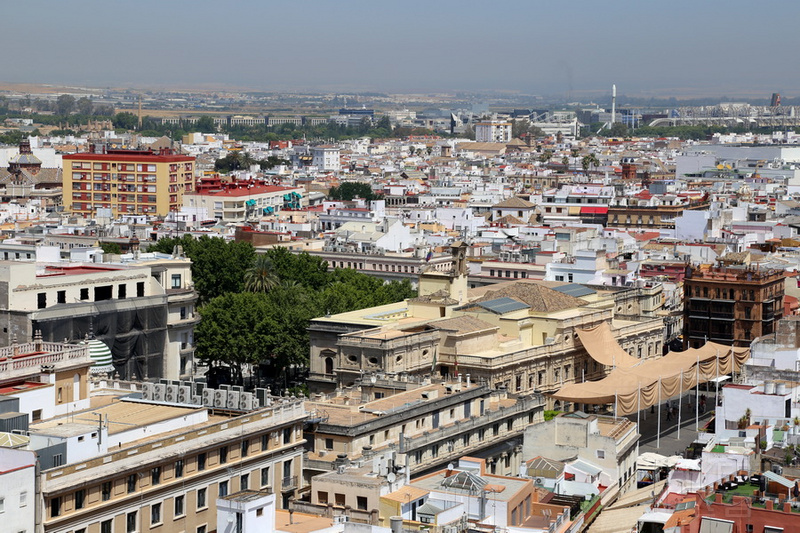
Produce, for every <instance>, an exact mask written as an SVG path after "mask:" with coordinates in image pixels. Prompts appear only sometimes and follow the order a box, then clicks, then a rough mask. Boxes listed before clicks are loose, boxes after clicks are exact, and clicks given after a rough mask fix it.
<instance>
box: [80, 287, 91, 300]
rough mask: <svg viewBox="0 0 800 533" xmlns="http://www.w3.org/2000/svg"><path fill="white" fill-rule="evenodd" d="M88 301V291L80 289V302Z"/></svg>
mask: <svg viewBox="0 0 800 533" xmlns="http://www.w3.org/2000/svg"><path fill="white" fill-rule="evenodd" d="M88 299H89V289H88V288H83V289H81V300H88Z"/></svg>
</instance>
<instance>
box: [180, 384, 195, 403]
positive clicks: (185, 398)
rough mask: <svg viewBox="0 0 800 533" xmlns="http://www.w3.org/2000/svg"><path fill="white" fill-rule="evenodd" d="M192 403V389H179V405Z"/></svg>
mask: <svg viewBox="0 0 800 533" xmlns="http://www.w3.org/2000/svg"><path fill="white" fill-rule="evenodd" d="M191 401H192V389H191V388H189V387H178V403H190V402H191Z"/></svg>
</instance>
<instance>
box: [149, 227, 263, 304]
mask: <svg viewBox="0 0 800 533" xmlns="http://www.w3.org/2000/svg"><path fill="white" fill-rule="evenodd" d="M178 245H180V246H182V247H183V251H184V253H185V254H186V256H187V257H188V258H189V259H191V260H192V279H193V280H194V286H195V289H196V290H197V294H198V298H199V301H200V303H201V304H204V303H206V302H209V301H210V300H211V299H213V298H215V297H217V296H221V295H223V294H227V293H230V292H242V291H243V290H244V273H245V272H246V271H247V270H248V269H249V268H251V267H252V266H253V262H254V261H255V255H256V254H255V250H254V249H253V245H251V244H250V243H249V242H243V241H226V240H225V239H223V238H221V237H207V236H205V235H203V236H202V237H200V238H199V239H195V238H194V237H192V236H191V235H184V236H182V237H180V238H165V239H161V240H159V241H158V242H157V243H155V244H154V245H152V246H151V247H150V248H149V249H150V250H151V251H157V252H163V253H172V251H173V250H174V248H175V246H178Z"/></svg>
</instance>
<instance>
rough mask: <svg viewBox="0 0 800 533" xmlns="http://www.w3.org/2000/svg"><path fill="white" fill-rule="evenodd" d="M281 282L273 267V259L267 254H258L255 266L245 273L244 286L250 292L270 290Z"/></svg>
mask: <svg viewBox="0 0 800 533" xmlns="http://www.w3.org/2000/svg"><path fill="white" fill-rule="evenodd" d="M279 282H280V280H279V279H278V276H276V275H275V273H274V272H273V269H272V259H270V258H269V256H268V255H266V254H259V255H257V256H256V258H255V261H254V262H253V266H251V267H250V268H248V269H247V270H246V271H245V273H244V288H245V290H247V291H250V292H269V291H270V290H272V289H274V288H275V286H276V285H278V283H279Z"/></svg>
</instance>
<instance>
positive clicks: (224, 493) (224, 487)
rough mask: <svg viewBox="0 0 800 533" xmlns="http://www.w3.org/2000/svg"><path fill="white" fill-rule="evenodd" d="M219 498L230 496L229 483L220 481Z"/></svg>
mask: <svg viewBox="0 0 800 533" xmlns="http://www.w3.org/2000/svg"><path fill="white" fill-rule="evenodd" d="M218 493H219V497H220V498H222V497H224V496H227V495H228V482H227V481H220V482H219V491H218Z"/></svg>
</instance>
